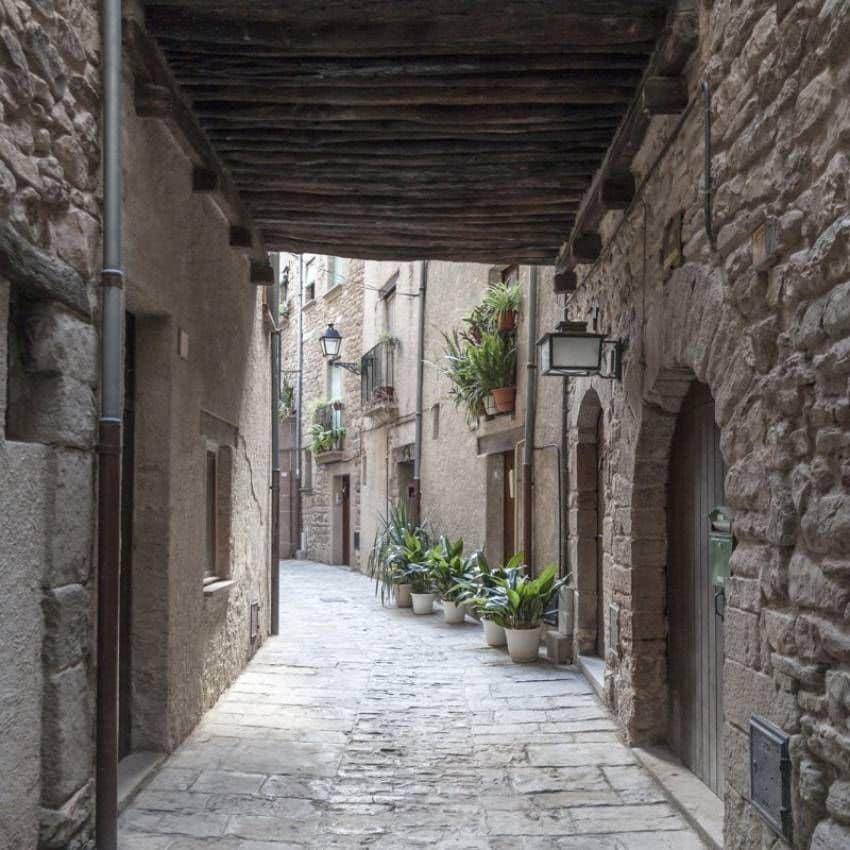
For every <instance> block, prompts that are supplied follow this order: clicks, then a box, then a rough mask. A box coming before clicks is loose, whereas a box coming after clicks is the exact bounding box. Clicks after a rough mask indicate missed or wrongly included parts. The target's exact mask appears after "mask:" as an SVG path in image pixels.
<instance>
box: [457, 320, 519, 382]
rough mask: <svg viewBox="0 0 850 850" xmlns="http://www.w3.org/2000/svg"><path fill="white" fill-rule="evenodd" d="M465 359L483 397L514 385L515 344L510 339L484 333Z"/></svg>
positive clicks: (496, 334) (501, 335) (470, 348)
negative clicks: (483, 394)
mask: <svg viewBox="0 0 850 850" xmlns="http://www.w3.org/2000/svg"><path fill="white" fill-rule="evenodd" d="M467 357H468V369H469V372H470V373H471V375H472V376H473V378H474V380H475V384H476V386H477V387H479V388H480V389H481V390H482V391H483V392H484V393H485V396H486V395H489V394H490V393H491V392H493V390H497V389H500V388H502V387H512V386H514V385H515V384H516V377H515V376H516V344H515V343H514V341H513V339H512V338H510V337H506V336H504V335H503V334H498V333H485V334H483V335H482V337H481V342H480V343H478V345H474V346H470V347H469V349H468V351H467Z"/></svg>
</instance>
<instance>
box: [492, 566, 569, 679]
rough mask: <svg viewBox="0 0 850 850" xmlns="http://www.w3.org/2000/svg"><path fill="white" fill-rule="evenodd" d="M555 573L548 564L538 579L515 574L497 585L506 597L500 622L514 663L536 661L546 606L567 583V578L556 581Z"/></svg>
mask: <svg viewBox="0 0 850 850" xmlns="http://www.w3.org/2000/svg"><path fill="white" fill-rule="evenodd" d="M555 572H556V566H555V564H550V565H549V566H548V567H546V569H544V570H543V572H542V573H541V574H540V575H539V576H537V578H532V577H531V576H528V575H523V574H521V573H517V574H516V575H515V576H513V577H512V578H509V579H499V580H498V581H497V584H498V585H499V586H500V587H502V588H504V591H505V596H506V597H507V609H506V611H505V614H504V617H503V619H502V622H503V625H504V627H505V635H506V637H507V639H508V654H509V655H510V656H511V660H512V661H514V662H517V663H525V662H529V661H536V660H537V658H538V651H539V648H540V635H541V632H542V631H543V615H544V613H545V611H546V605H547V604H548V602H549V600H550V599H551V598H552V594H554V593H557V592H558V591H559V590H560V589H561V588H562V587H563V586H564V585H565V584H566V582H567V579H566V578H562V579H556V578H555Z"/></svg>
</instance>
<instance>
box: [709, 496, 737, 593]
mask: <svg viewBox="0 0 850 850" xmlns="http://www.w3.org/2000/svg"><path fill="white" fill-rule="evenodd" d="M708 518H709V523H710V530H709V532H708V557H709V563H710V564H711V581H712V584H713V585H714V586H715V587H723V586H724V584H725V583H726V579H727V578H728V577H729V561H730V559H731V558H732V552H733V551H734V549H735V538H734V536H733V535H732V509H731V508H727V507H726V506H725V505H719V506H718V507H716V508H715V509H714V510H713V511H712V512H711V513H710V514H709V515H708Z"/></svg>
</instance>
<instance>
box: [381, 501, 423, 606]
mask: <svg viewBox="0 0 850 850" xmlns="http://www.w3.org/2000/svg"><path fill="white" fill-rule="evenodd" d="M430 537H431V535H430V532H429V531H428V528H427V526H424V525H416V524H415V523H414V522H413V520H412V518H411V516H410V510H409V508H408V506H407V504H406V503H405V502H399V503H398V504H397V505H393V506H392V507H390V510H389V512H388V513H387V515H386V516H385V517H381V519H380V522H379V527H378V531H377V533H376V534H375V541H374V543H373V544H372V549H371V551H370V552H369V560H368V561H367V564H366V569H367V571H368V573H369V575H370V576H371V577H372V578H373V579H374V580H375V595H376V596H377V595H378V593H380V595H381V604H382V605H384V604H386V600H387V599H388V598H392V594H393V585H396V584H402V583H404V569H405V567H406V566H407V565H408V564H409V563H410V562H411V559H412V560H414V561H422V560H424V558H425V555H426V554H427V552H428V548H429V546H430Z"/></svg>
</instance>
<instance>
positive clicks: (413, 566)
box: [399, 560, 434, 593]
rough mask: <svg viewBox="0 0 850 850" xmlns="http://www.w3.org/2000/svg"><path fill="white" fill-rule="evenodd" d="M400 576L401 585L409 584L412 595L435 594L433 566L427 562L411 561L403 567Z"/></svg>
mask: <svg viewBox="0 0 850 850" xmlns="http://www.w3.org/2000/svg"><path fill="white" fill-rule="evenodd" d="M399 576H400V578H401V581H400V582H399V583H400V584H409V585H410V592H411V593H433V592H434V575H433V573H432V571H431V564H430V563H429V562H428V561H427V560H424V561H411V562H410V563H409V564H407V566H405V567H403V568H402V569H401V570H400V572H399Z"/></svg>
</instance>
